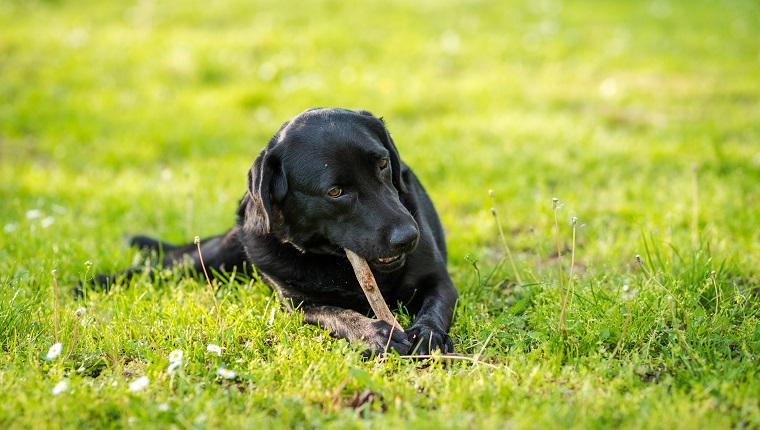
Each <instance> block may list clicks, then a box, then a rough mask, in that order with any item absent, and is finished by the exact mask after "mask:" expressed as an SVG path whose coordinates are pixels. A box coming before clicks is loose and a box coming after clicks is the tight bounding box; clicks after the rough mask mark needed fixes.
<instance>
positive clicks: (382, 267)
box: [96, 109, 457, 355]
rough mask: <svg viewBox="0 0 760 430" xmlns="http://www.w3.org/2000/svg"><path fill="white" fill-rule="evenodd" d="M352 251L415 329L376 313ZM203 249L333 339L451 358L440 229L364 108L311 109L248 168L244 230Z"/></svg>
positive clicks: (209, 259)
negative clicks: (252, 277)
mask: <svg viewBox="0 0 760 430" xmlns="http://www.w3.org/2000/svg"><path fill="white" fill-rule="evenodd" d="M132 245H134V246H138V247H140V248H143V249H149V250H156V251H160V252H162V253H163V261H162V266H163V267H170V266H173V265H176V264H180V263H181V262H182V261H184V259H186V258H188V257H189V259H191V260H192V262H193V265H194V269H195V270H196V271H197V272H200V271H201V270H202V267H201V261H200V258H199V255H198V249H197V246H196V245H195V244H188V245H184V246H174V245H171V244H168V243H165V242H161V241H158V240H155V239H151V238H147V237H143V236H138V237H135V238H133V239H132ZM343 248H348V249H350V250H352V251H354V252H355V253H357V254H359V255H360V256H362V257H364V258H365V259H366V260H367V262H368V263H369V265H370V268H371V269H372V272H373V273H374V275H375V278H376V280H377V284H378V287H379V289H380V291H381V293H382V295H383V297H384V298H385V301H386V303H390V304H391V305H393V307H395V305H396V304H398V305H401V306H405V307H406V308H407V309H408V311H409V312H410V313H411V314H412V315H416V317H415V319H414V323H413V325H412V327H411V328H409V329H408V330H406V332H400V331H398V330H395V331H394V330H392V327H391V325H390V324H388V323H386V322H384V321H381V320H377V319H372V318H369V317H368V316H367V315H369V314H370V313H371V310H370V307H369V303H368V302H367V299H366V297H365V296H364V293H363V291H362V289H361V288H360V286H359V283H358V281H357V279H356V277H355V275H354V271H353V269H352V267H351V265H350V263H349V261H348V259H347V258H346V255H345V253H344V251H343ZM201 254H202V257H203V262H204V263H205V265H206V267H207V268H209V267H211V268H215V269H216V270H219V271H222V270H225V269H226V270H230V269H231V268H232V267H233V266H236V267H238V268H242V267H244V266H247V265H253V266H254V267H255V268H256V270H257V271H258V273H259V275H261V276H262V278H263V279H264V280H265V281H267V282H268V283H270V284H271V285H273V286H274V287H275V288H276V290H277V291H278V292H279V294H280V295H281V297H283V298H284V299H285V302H286V306H288V308H289V309H292V307H291V306H293V305H294V306H296V307H300V309H302V310H303V314H304V320H305V321H306V322H308V323H310V324H315V325H319V326H321V327H323V328H325V329H328V330H330V331H331V332H332V334H333V335H334V336H336V337H342V338H345V339H347V340H348V341H349V342H354V341H357V340H361V341H362V342H364V343H365V344H367V345H368V346H369V349H368V350H367V352H368V353H380V352H382V351H384V350H385V348H386V347H390V348H392V349H394V350H396V351H397V352H398V353H400V354H402V355H403V354H408V353H411V354H428V353H429V352H430V351H433V350H440V351H441V352H444V353H446V352H452V351H453V344H452V341H451V338H450V337H449V335H448V334H447V333H448V330H449V327H450V325H451V319H452V314H453V311H454V306H455V303H456V300H457V292H456V290H455V289H454V285H453V283H452V281H451V278H450V277H449V273H448V271H447V270H446V243H445V240H444V234H443V228H442V227H441V223H440V220H439V219H438V215H437V214H436V211H435V208H434V207H433V203H432V202H431V201H430V198H429V197H428V195H427V193H426V192H425V190H424V189H423V187H422V185H421V184H420V182H419V181H418V180H417V178H416V177H415V175H414V173H412V171H411V169H409V167H407V166H406V165H405V164H404V163H403V162H402V161H401V159H400V158H399V155H398V151H397V150H396V146H395V145H394V143H393V140H392V139H391V137H390V134H389V133H388V130H387V129H386V128H385V125H384V123H383V121H382V120H381V119H379V118H377V117H375V116H373V115H372V114H371V113H369V112H367V111H363V110H359V111H352V110H345V109H311V110H307V111H306V112H303V113H301V114H300V115H298V116H296V117H294V118H292V119H290V120H289V121H287V122H286V123H285V124H284V125H283V126H282V127H281V128H280V130H279V131H278V132H277V134H275V135H274V137H272V139H271V140H270V141H269V144H268V145H267V147H266V148H265V149H264V150H263V151H262V152H261V154H259V156H258V157H257V158H256V160H255V161H254V163H253V167H252V168H251V170H250V171H249V172H248V192H247V193H246V194H245V196H244V197H243V199H242V200H241V202H240V207H239V209H238V211H237V222H236V224H235V226H234V227H232V228H231V229H230V230H229V231H227V232H226V233H224V234H222V235H219V236H215V237H212V238H208V239H205V240H203V241H201ZM246 263H248V264H246ZM139 270H141V269H129V270H126V271H124V272H122V273H121V274H120V276H124V275H126V276H130V275H132V274H134V273H135V272H137V271H139ZM114 279H115V276H112V275H111V276H107V275H105V276H104V275H101V276H98V277H97V278H96V282H99V283H101V284H110V283H112V282H113V281H114ZM288 301H290V302H291V303H287V302H288Z"/></svg>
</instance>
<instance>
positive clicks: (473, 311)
mask: <svg viewBox="0 0 760 430" xmlns="http://www.w3.org/2000/svg"><path fill="white" fill-rule="evenodd" d="M0 28H2V32H1V33H0V228H2V231H3V233H2V235H0V285H1V286H2V291H0V343H1V345H2V351H0V392H3V393H4V396H3V398H4V399H5V400H4V401H3V402H0V426H1V427H3V428H34V427H40V426H55V425H59V426H61V427H104V426H114V427H146V426H154V425H156V424H158V425H159V426H170V425H175V426H178V427H192V426H198V427H206V428H219V427H234V428H237V427H240V428H266V427H281V428H293V427H308V428H312V427H340V428H345V427H349V428H351V427H363V426H365V425H366V426H369V427H377V428H388V427H390V426H399V427H410V428H411V427H414V428H416V427H420V428H430V427H446V428H469V427H482V428H504V427H505V426H506V427H509V426H515V427H541V428H543V427H548V428H554V427H579V428H636V427H637V428H725V427H729V426H747V427H757V426H758V425H760V405H759V404H758V400H757V399H758V398H760V384H758V383H757V382H756V381H757V377H758V375H757V357H758V354H760V331H758V324H760V320H759V319H758V311H759V310H760V305H759V304H758V295H757V293H758V283H759V282H760V281H759V278H758V277H759V275H758V272H757V261H760V245H758V244H760V229H758V228H757V226H758V225H760V211H758V210H757V209H756V207H757V206H758V201H759V200H760V188H758V185H757V184H758V183H760V144H758V142H760V122H758V121H757V118H760V85H759V84H758V79H757V77H758V71H760V39H758V38H757V36H756V34H755V33H756V31H755V29H757V28H760V8H759V7H758V5H756V4H755V2H752V1H712V2H709V1H696V2H694V1H688V2H687V1H671V2H665V1H652V2H561V1H558V0H545V1H537V2H490V3H489V2H470V3H460V2H448V1H438V2H429V1H418V2H402V1H385V2H365V3H362V4H349V3H341V2H335V1H317V2H302V3H299V4H298V5H297V6H294V5H293V4H290V3H288V2H269V1H257V2H238V1H224V2H215V3H213V4H210V3H203V2H197V1H183V2H153V1H139V2H134V3H121V2H107V3H102V4H88V5H87V7H83V6H82V5H79V4H76V3H70V2H65V1H63V2H19V1H7V2H0ZM313 106H342V107H349V108H366V109H369V110H370V111H372V112H373V113H375V114H377V115H380V116H383V117H384V118H385V120H386V122H387V124H388V126H389V128H390V130H391V133H392V135H393V137H394V139H395V141H396V144H397V146H398V147H399V149H400V151H401V154H402V156H403V158H404V160H405V161H406V162H407V163H408V164H409V165H410V166H412V167H413V168H414V170H415V172H416V173H417V174H418V176H419V177H420V178H421V180H422V181H423V183H424V185H425V187H426V189H427V190H428V192H429V193H430V194H431V196H432V198H433V200H434V202H435V204H436V206H437V208H438V210H439V213H440V215H441V218H442V221H443V223H444V227H445V229H446V233H447V238H448V242H449V257H450V258H449V261H450V264H449V267H450V270H451V272H452V274H453V277H454V280H455V283H456V285H457V287H458V289H459V291H460V295H461V300H460V302H459V304H458V306H457V311H456V315H455V320H454V326H453V327H452V330H451V335H452V337H453V338H454V340H455V343H456V350H457V352H458V353H462V354H468V355H470V356H471V357H474V358H478V359H483V360H484V364H477V362H473V361H467V360H456V361H451V362H445V363H444V362H443V361H439V360H432V361H430V362H424V363H423V362H409V361H405V360H401V359H398V358H397V357H387V358H385V359H382V360H375V361H364V360H362V359H361V356H360V354H359V351H358V350H357V349H355V348H353V347H351V346H349V345H348V344H346V343H345V342H344V341H339V340H335V339H332V338H330V337H329V336H328V334H327V333H325V332H324V331H322V330H319V329H318V328H316V327H312V326H305V325H303V324H302V321H301V317H300V315H299V314H298V313H295V314H292V315H291V314H288V313H287V312H286V311H285V310H284V309H283V308H282V307H281V306H280V305H279V304H278V303H277V300H276V296H275V295H274V294H273V292H272V291H271V289H270V288H269V287H267V286H265V285H263V284H261V283H260V282H258V281H256V280H255V279H245V278H240V277H238V278H236V279H217V280H215V281H213V282H214V287H215V288H216V295H215V296H213V295H212V294H211V293H210V291H209V288H208V286H207V285H206V280H205V279H204V278H203V277H202V276H201V277H198V278H195V279H180V278H179V276H178V275H179V274H180V271H174V272H171V271H168V272H163V273H161V274H160V275H159V276H158V278H157V279H156V280H155V281H150V280H149V279H148V278H137V279H134V280H133V281H131V282H129V283H128V285H127V284H125V285H121V286H118V287H116V288H115V289H113V290H112V291H110V292H107V293H105V292H93V291H89V292H88V293H87V295H86V297H85V298H84V299H75V298H74V297H73V296H71V295H69V294H68V293H69V291H70V290H71V289H72V288H73V287H74V286H75V285H76V284H77V283H78V282H80V281H86V280H87V279H88V278H89V277H91V276H92V275H93V274H94V273H102V272H112V271H115V270H119V269H121V268H124V267H127V266H129V265H132V264H139V256H137V255H136V253H135V252H134V251H133V250H128V249H126V248H125V245H124V244H123V242H122V236H123V235H125V234H134V233H146V234H150V235H155V236H160V237H162V238H165V239H167V240H170V241H175V242H191V241H192V240H193V238H194V237H196V236H201V237H204V236H206V235H211V234H215V233H219V232H222V231H224V230H225V229H227V228H228V227H229V226H230V225H231V224H232V222H233V221H234V211H235V208H236V205H237V201H238V199H239V198H240V197H241V196H242V194H243V192H244V190H245V189H244V187H245V175H246V172H247V170H248V169H249V168H250V165H251V163H252V162H253V159H254V158H255V157H256V155H257V154H258V152H259V151H260V150H261V149H262V148H263V146H264V145H265V143H266V141H267V140H268V139H269V137H270V136H271V135H272V134H273V133H274V132H275V131H276V130H277V128H278V127H279V126H280V124H281V123H282V122H283V121H284V120H286V119H288V118H289V117H291V116H293V115H295V114H297V113H299V112H300V111H302V110H304V109H306V108H308V107H313ZM695 184H696V187H695ZM489 190H493V191H494V193H495V195H496V196H497V197H498V199H497V200H496V201H495V202H494V201H492V200H491V198H490V196H489V195H488V191H489ZM695 190H696V194H695ZM555 197H556V198H558V199H559V200H560V201H561V202H562V203H563V206H562V208H559V209H558V208H553V207H552V198H555ZM492 207H495V209H496V212H497V213H498V215H499V220H500V222H501V230H502V231H503V233H504V240H502V237H501V235H500V231H499V227H498V226H497V224H496V222H495V220H494V218H493V214H492V212H491V208H492ZM555 209H556V210H555ZM555 216H556V221H555ZM573 218H575V219H576V220H577V224H575V225H573V224H571V220H572V219H573ZM504 242H506V247H505V245H504ZM507 249H509V250H510V254H512V255H511V257H512V258H511V260H512V261H510V259H509V258H508V256H507V255H506V250H507ZM559 254H561V256H562V258H561V259H560V258H558V257H559ZM637 255H638V258H637ZM53 270H55V271H56V272H55V273H56V277H57V282H58V286H59V293H60V295H59V297H58V301H57V303H58V306H57V308H58V311H56V310H55V309H56V299H55V294H54V291H55V289H54V286H55V282H56V281H55V279H54V277H53V275H52V271H53ZM518 280H519V282H518ZM400 321H402V322H406V323H408V322H409V316H408V315H400ZM56 326H57V329H56ZM58 342H60V346H59V347H58V346H56V348H54V350H53V351H52V352H53V354H50V352H51V351H50V348H51V346H54V345H58ZM58 348H60V349H58ZM176 351H181V352H182V358H181V360H180V361H179V363H180V364H173V363H177V361H174V362H170V357H171V355H172V352H176ZM49 355H50V356H51V358H50V359H48V356H49ZM171 366H174V367H171ZM492 366H495V368H494V367H492ZM170 367H171V369H170ZM133 387H134V389H132V388H133Z"/></svg>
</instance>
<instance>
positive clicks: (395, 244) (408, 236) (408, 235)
mask: <svg viewBox="0 0 760 430" xmlns="http://www.w3.org/2000/svg"><path fill="white" fill-rule="evenodd" d="M419 236H420V233H419V232H418V231H417V227H415V226H413V225H411V224H404V225H400V226H397V227H396V228H394V229H393V230H392V231H391V235H390V237H389V238H388V241H389V243H390V246H391V247H392V248H393V250H395V251H398V252H401V253H403V252H407V251H409V250H410V249H412V248H414V247H415V246H416V245H417V239H418V238H419Z"/></svg>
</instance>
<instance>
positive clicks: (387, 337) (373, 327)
mask: <svg viewBox="0 0 760 430" xmlns="http://www.w3.org/2000/svg"><path fill="white" fill-rule="evenodd" d="M369 328H370V331H371V333H367V334H365V335H364V336H362V341H364V343H366V344H367V345H368V346H369V348H367V349H366V350H365V351H364V352H363V355H364V356H366V357H372V356H378V355H382V354H384V353H386V352H390V351H396V352H398V353H399V354H400V355H406V354H408V353H409V350H410V348H411V347H412V344H411V343H410V342H409V340H408V339H407V336H406V334H405V333H404V332H402V331H400V330H396V329H394V328H393V326H392V325H390V324H388V323H387V322H385V321H381V320H375V321H372V323H370V324H369Z"/></svg>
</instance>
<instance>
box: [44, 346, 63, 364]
mask: <svg viewBox="0 0 760 430" xmlns="http://www.w3.org/2000/svg"><path fill="white" fill-rule="evenodd" d="M62 349H63V345H61V342H56V343H54V344H53V346H51V347H50V349H48V353H47V356H46V357H47V359H48V360H52V359H54V358H55V357H58V356H59V355H61V350H62Z"/></svg>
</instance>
